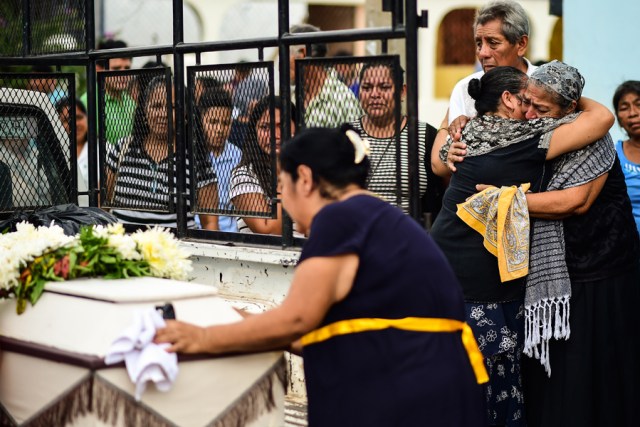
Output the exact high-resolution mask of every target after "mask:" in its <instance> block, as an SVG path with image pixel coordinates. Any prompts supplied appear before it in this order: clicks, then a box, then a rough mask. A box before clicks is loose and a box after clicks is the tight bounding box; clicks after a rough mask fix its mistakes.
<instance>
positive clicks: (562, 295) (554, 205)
mask: <svg viewBox="0 0 640 427" xmlns="http://www.w3.org/2000/svg"><path fill="white" fill-rule="evenodd" d="M572 81H573V80H572V79H571V73H570V68H569V66H567V65H566V64H562V63H560V62H557V61H553V62H551V63H549V64H546V65H544V66H542V67H540V68H539V69H538V70H537V71H536V72H535V73H534V74H533V75H532V76H531V78H530V83H529V86H528V89H527V94H526V98H527V102H528V103H529V104H530V105H529V106H528V110H527V113H526V116H527V118H529V119H536V118H539V117H556V118H557V117H562V116H563V115H564V114H566V113H567V112H570V110H569V111H567V108H569V109H570V106H571V105H573V101H575V99H576V97H579V96H580V92H581V89H582V87H578V86H575V85H572V84H571V82H572ZM547 169H548V170H549V172H550V173H551V175H552V176H551V178H550V180H549V183H548V185H547V186H546V188H545V190H546V192H544V193H539V194H532V195H529V196H528V197H527V202H528V205H529V212H530V214H531V216H532V217H536V218H541V219H536V220H535V221H534V223H533V225H534V234H533V236H534V240H533V242H532V246H531V268H532V269H535V270H536V271H537V274H535V275H533V274H530V275H529V277H528V278H527V296H526V301H525V305H526V316H527V320H528V321H529V322H528V323H529V325H530V326H531V332H532V333H531V334H530V337H531V346H529V351H527V353H528V355H529V356H530V357H531V358H525V362H524V363H525V395H526V402H527V414H528V422H529V425H530V426H540V427H542V426H544V427H556V426H557V427H560V426H563V427H566V426H575V427H578V426H580V427H584V426H586V427H589V426H594V427H595V426H603V425H616V426H622V425H625V426H627V425H629V426H630V425H635V424H636V423H637V419H638V416H637V409H636V406H637V403H638V401H640V365H639V364H638V360H639V359H640V347H639V346H638V338H639V334H638V332H637V328H636V327H635V320H636V316H635V313H636V302H637V301H638V299H639V298H640V265H639V263H638V260H639V259H640V242H639V238H638V233H637V232H636V227H635V223H634V219H633V214H632V209H631V203H630V200H629V197H628V194H627V192H626V186H625V177H624V173H623V171H622V168H621V165H620V162H619V159H618V156H617V155H616V151H615V148H614V145H613V141H612V140H611V137H610V136H609V135H608V134H607V135H606V137H605V138H602V139H600V140H598V141H596V142H594V143H593V144H591V145H589V146H588V147H586V148H584V149H582V150H578V151H575V152H572V153H569V154H567V155H565V156H562V157H560V158H558V159H557V160H555V161H554V162H552V163H550V164H549V165H548V167H547ZM554 190H556V191H554ZM554 230H560V233H558V232H557V231H556V232H554ZM562 253H564V257H558V254H562ZM559 260H564V261H565V262H564V263H562V262H558V261H559ZM559 302H560V303H559ZM562 305H564V307H561V306H562ZM549 318H552V319H553V321H552V322H549V321H548V320H547V321H545V319H549ZM529 325H528V326H529ZM564 328H566V329H565V333H562V332H563V329H564ZM538 331H539V333H538ZM538 336H539V339H538ZM551 338H555V339H551ZM558 338H563V339H558ZM536 342H539V343H540V344H536ZM545 346H547V347H546V348H545ZM538 351H539V352H538ZM543 352H544V353H543ZM544 356H546V358H545V357H544ZM538 359H540V360H538ZM540 362H542V365H541V363H540Z"/></svg>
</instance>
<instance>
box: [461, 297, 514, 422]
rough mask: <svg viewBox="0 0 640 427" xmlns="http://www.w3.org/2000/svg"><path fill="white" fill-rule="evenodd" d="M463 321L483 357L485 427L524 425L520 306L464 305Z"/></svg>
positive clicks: (501, 304) (496, 304)
mask: <svg viewBox="0 0 640 427" xmlns="http://www.w3.org/2000/svg"><path fill="white" fill-rule="evenodd" d="M465 310H466V315H467V322H468V323H469V325H470V326H471V329H472V330H473V333H474V335H475V337H476V341H477V342H478V347H479V348H480V351H481V352H482V355H483V356H484V357H485V365H486V367H487V372H488V373H489V382H488V383H486V384H485V396H486V399H487V416H488V424H489V425H504V426H508V427H522V426H526V418H525V414H524V399H523V395H522V376H521V373H520V358H521V355H522V349H523V345H524V303H523V301H513V302H506V303H466V304H465Z"/></svg>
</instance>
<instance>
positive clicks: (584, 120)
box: [432, 67, 613, 426]
mask: <svg viewBox="0 0 640 427" xmlns="http://www.w3.org/2000/svg"><path fill="white" fill-rule="evenodd" d="M573 81H577V82H581V76H580V75H579V73H577V70H576V72H575V73H574V76H573ZM577 84H578V85H580V84H581V83H577ZM526 88H527V77H526V75H525V74H524V73H522V72H521V71H519V70H516V69H514V68H511V67H497V68H495V69H493V70H490V71H488V72H487V73H486V74H484V75H483V77H482V78H481V79H474V80H472V81H471V82H470V84H469V94H470V95H471V96H472V97H473V98H474V99H475V100H476V104H475V108H476V110H477V111H478V116H477V117H475V118H473V119H471V121H470V122H469V123H468V124H467V126H466V127H465V128H464V130H463V131H462V140H463V141H464V142H465V143H466V144H467V156H466V157H465V159H464V161H463V162H462V163H459V164H457V165H456V166H457V172H456V173H455V174H453V176H452V178H451V182H450V186H449V188H448V189H447V191H446V192H445V196H444V200H443V208H442V210H441V212H440V214H439V216H438V218H437V220H436V222H435V223H434V226H433V229H432V236H433V237H434V239H435V240H436V243H438V244H439V246H440V247H441V249H442V250H443V252H444V253H445V255H446V256H447V258H448V259H449V262H450V263H451V264H452V267H453V268H454V271H455V272H456V275H457V277H458V279H459V280H460V281H461V283H462V286H463V289H464V291H465V300H466V302H467V304H466V307H467V316H468V321H469V323H470V324H471V327H472V328H473V329H474V333H475V334H476V337H477V339H478V344H479V346H480V349H481V350H482V351H483V354H484V356H485V358H486V359H485V360H486V365H487V368H488V371H489V376H490V381H489V387H487V388H486V398H487V403H488V423H489V424H490V425H507V426H521V425H525V424H526V421H525V413H524V398H525V394H523V392H522V382H521V375H520V354H521V352H522V348H523V346H524V344H525V341H524V304H523V303H524V291H525V276H526V275H527V273H528V267H529V258H528V253H529V218H528V214H527V210H526V206H527V204H526V196H525V193H526V192H527V191H532V192H538V191H541V190H542V189H543V188H544V187H543V185H544V179H543V175H544V171H545V161H546V160H547V159H552V158H556V157H558V156H560V155H562V154H564V153H567V152H570V151H573V150H576V149H578V148H581V147H584V146H585V145H587V144H589V143H590V142H592V141H594V139H597V138H600V137H603V136H604V135H605V134H606V133H607V131H608V129H609V128H610V127H611V124H612V122H613V117H612V115H611V114H610V113H609V112H608V110H607V109H606V107H604V106H602V105H600V104H598V103H596V102H594V101H591V100H588V99H585V98H580V96H578V101H576V102H574V104H573V106H574V108H575V106H579V107H580V109H581V110H583V113H582V114H580V116H578V117H575V116H570V117H567V118H565V119H563V120H555V119H551V118H545V119H539V120H534V121H526V120H523V119H524V118H525V117H524V116H525V113H526V111H527V105H526V98H525V96H526ZM478 183H491V184H493V185H496V187H494V188H491V189H488V190H487V191H486V192H484V193H482V195H481V196H480V197H477V198H475V199H472V200H470V201H468V202H467V199H468V198H470V197H471V196H473V195H474V194H475V193H476V184H478ZM521 184H522V185H521ZM517 186H520V187H519V188H518V187H517Z"/></svg>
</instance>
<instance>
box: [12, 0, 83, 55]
mask: <svg viewBox="0 0 640 427" xmlns="http://www.w3.org/2000/svg"><path fill="white" fill-rule="evenodd" d="M85 2H86V0H2V1H1V2H0V56H24V55H37V54H47V53H62V52H72V51H83V50H85V25H86V23H85ZM25 6H26V9H25ZM25 11H28V14H27V15H25ZM25 17H26V18H27V19H25Z"/></svg>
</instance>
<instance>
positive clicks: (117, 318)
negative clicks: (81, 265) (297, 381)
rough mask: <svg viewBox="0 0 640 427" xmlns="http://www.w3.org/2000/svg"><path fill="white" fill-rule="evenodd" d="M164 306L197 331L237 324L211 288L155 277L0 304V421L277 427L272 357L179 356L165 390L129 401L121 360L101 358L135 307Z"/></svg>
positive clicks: (276, 364) (63, 286)
mask: <svg viewBox="0 0 640 427" xmlns="http://www.w3.org/2000/svg"><path fill="white" fill-rule="evenodd" d="M166 302H171V303H172V304H173V306H174V308H175V312H176V317H177V318H178V319H179V320H184V321H187V322H191V323H195V324H199V325H211V324H223V323H230V322H234V321H237V320H238V319H240V315H239V314H238V313H237V312H235V310H234V309H233V308H232V307H231V305H230V304H229V303H228V302H226V301H224V300H222V299H220V298H218V297H216V290H215V288H213V287H212V286H206V285H198V284H193V283H186V282H178V281H173V280H164V279H156V278H138V279H129V280H101V279H86V280H74V281H69V282H58V283H49V284H47V285H46V291H45V292H44V294H43V295H42V298H41V299H40V300H39V301H38V303H37V304H36V306H35V307H32V306H28V307H27V310H26V311H25V313H24V314H22V315H17V314H16V312H15V301H13V300H3V301H0V425H3V426H4V425H8V426H13V425H16V426H30V425H32V426H45V425H51V426H62V425H70V426H108V425H114V426H125V425H126V426H140V427H142V426H145V427H146V426H186V427H188V426H244V425H246V426H255V427H258V426H259V427H266V426H282V425H283V424H284V384H285V381H286V379H285V375H286V374H285V363H284V358H283V353H282V352H269V353H259V354H251V355H240V356H231V357H207V356H200V357H193V356H191V357H187V356H185V357H182V356H181V357H180V358H179V373H178V377H177V379H176V381H175V383H174V384H173V387H172V389H171V390H170V391H169V392H166V393H163V392H160V391H157V390H156V388H155V386H154V385H153V384H149V385H148V386H147V389H146V391H145V392H144V394H143V395H142V399H141V401H140V402H136V401H135V399H134V397H133V396H134V395H135V384H134V383H132V381H131V380H130V379H129V377H128V375H127V372H126V369H125V367H124V364H121V365H114V366H110V367H107V366H105V365H104V362H103V358H104V356H105V354H106V353H107V350H108V348H109V346H110V345H111V343H112V341H113V340H114V339H115V338H116V337H118V335H120V333H121V332H122V331H123V330H124V329H125V328H126V327H127V326H129V325H130V324H131V322H132V320H133V317H134V316H133V313H134V311H135V310H136V309H144V308H148V307H151V306H156V305H161V304H164V303H166Z"/></svg>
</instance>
